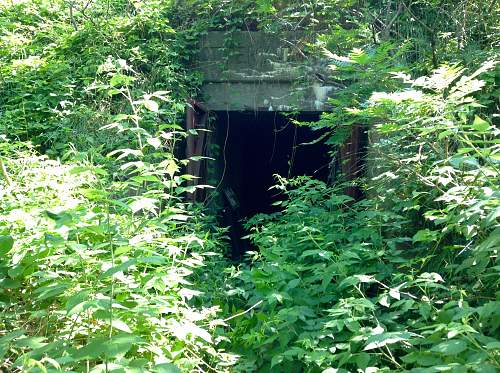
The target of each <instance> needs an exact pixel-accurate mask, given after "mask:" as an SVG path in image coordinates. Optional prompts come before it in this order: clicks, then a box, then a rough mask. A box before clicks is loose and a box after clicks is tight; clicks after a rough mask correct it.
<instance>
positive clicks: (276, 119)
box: [215, 112, 330, 259]
mask: <svg viewBox="0 0 500 373" xmlns="http://www.w3.org/2000/svg"><path fill="white" fill-rule="evenodd" d="M215 117H216V131H215V132H216V133H215V136H216V138H215V142H216V144H217V146H218V148H219V149H220V157H219V160H218V164H219V167H217V168H218V169H219V170H220V175H219V179H220V184H219V191H220V192H221V193H220V194H221V204H222V206H223V208H222V213H221V216H222V223H223V224H224V225H225V226H229V227H230V228H229V229H230V231H229V235H230V238H231V244H232V251H233V252H232V256H233V258H235V259H237V258H240V257H241V256H242V255H243V254H244V253H245V252H246V251H248V250H249V249H250V243H249V242H248V241H247V240H244V239H242V237H243V236H244V235H246V232H245V230H244V228H243V224H242V222H243V221H244V220H245V219H248V218H250V217H252V216H254V215H255V214H257V213H272V212H275V211H277V207H276V206H273V202H275V201H277V200H279V199H280V198H283V196H281V195H280V194H279V193H278V191H277V190H275V189H270V188H271V187H272V186H273V185H275V184H276V179H275V176H274V175H276V174H277V175H280V176H283V177H295V176H301V175H307V176H311V177H314V178H317V179H320V180H323V181H326V180H327V179H328V175H329V171H330V170H329V162H330V158H329V157H328V147H327V146H326V145H325V144H324V143H323V142H316V143H315V141H314V140H316V139H318V138H319V137H320V136H321V132H320V131H318V130H316V131H315V130H313V129H311V128H310V127H308V126H298V125H295V124H294V123H293V122H292V121H291V120H290V119H289V118H287V117H286V116H284V115H282V114H279V113H276V112H259V113H255V112H216V113H215ZM295 119H297V120H299V121H306V122H313V121H317V120H318V119H319V115H318V114H301V115H299V116H295ZM308 143H311V144H308Z"/></svg>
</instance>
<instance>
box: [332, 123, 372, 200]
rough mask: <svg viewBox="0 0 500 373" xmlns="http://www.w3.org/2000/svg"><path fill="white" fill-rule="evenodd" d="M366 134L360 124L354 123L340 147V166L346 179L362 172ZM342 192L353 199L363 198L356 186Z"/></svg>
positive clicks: (355, 176) (354, 177)
mask: <svg viewBox="0 0 500 373" xmlns="http://www.w3.org/2000/svg"><path fill="white" fill-rule="evenodd" d="M366 137H367V135H366V132H365V130H364V128H363V126H362V125H360V124H354V125H353V126H352V129H351V134H350V136H349V137H348V138H347V140H346V141H345V142H344V144H343V145H342V146H341V147H340V151H339V153H340V168H341V170H342V174H343V175H344V176H345V178H346V180H347V181H353V180H355V179H356V178H358V177H360V176H361V175H362V172H363V165H364V161H363V158H364V153H365V151H366V149H365V148H366V141H367V139H366ZM344 193H345V194H346V195H348V196H350V197H352V198H354V199H355V200H359V199H361V198H363V192H362V190H361V188H359V187H358V186H355V185H353V186H350V187H348V188H346V189H345V190H344Z"/></svg>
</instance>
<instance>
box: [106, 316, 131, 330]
mask: <svg viewBox="0 0 500 373" xmlns="http://www.w3.org/2000/svg"><path fill="white" fill-rule="evenodd" d="M111 326H112V327H113V328H115V329H118V330H120V331H122V332H125V333H132V330H131V329H130V328H129V326H128V325H127V324H126V323H124V322H123V321H122V320H118V319H113V320H112V321H111Z"/></svg>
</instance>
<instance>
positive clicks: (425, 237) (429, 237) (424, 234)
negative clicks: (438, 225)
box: [413, 229, 439, 242]
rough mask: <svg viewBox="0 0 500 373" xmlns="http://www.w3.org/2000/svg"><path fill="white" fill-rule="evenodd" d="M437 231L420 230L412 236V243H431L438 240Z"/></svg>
mask: <svg viewBox="0 0 500 373" xmlns="http://www.w3.org/2000/svg"><path fill="white" fill-rule="evenodd" d="M438 233H439V232H437V231H431V230H429V229H421V230H419V231H418V232H417V233H415V235H414V236H413V242H432V241H436V240H437V238H438Z"/></svg>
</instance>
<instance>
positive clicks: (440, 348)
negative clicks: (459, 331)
mask: <svg viewBox="0 0 500 373" xmlns="http://www.w3.org/2000/svg"><path fill="white" fill-rule="evenodd" d="M466 349H467V343H466V342H464V341H462V340H461V339H451V340H449V341H445V342H441V343H440V344H438V345H436V346H434V347H432V348H431V351H433V352H438V353H441V354H443V355H457V354H459V353H461V352H463V351H465V350H466Z"/></svg>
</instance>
